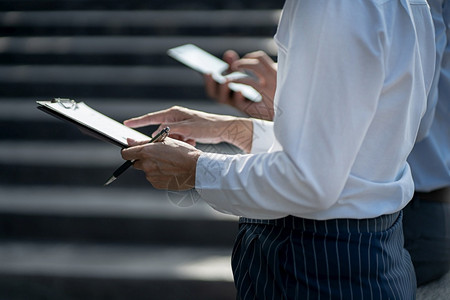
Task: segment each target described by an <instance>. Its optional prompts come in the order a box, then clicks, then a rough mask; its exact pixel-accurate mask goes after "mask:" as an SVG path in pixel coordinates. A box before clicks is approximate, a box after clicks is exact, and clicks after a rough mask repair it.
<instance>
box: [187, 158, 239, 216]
mask: <svg viewBox="0 0 450 300" xmlns="http://www.w3.org/2000/svg"><path fill="white" fill-rule="evenodd" d="M228 159H229V155H225V154H217V153H207V152H204V153H203V154H202V155H200V157H199V158H198V160H197V169H196V174H195V189H196V191H197V192H198V193H199V195H200V196H201V197H202V199H203V200H204V201H205V202H207V203H208V204H209V205H210V206H211V207H212V208H214V209H215V210H217V211H220V212H222V213H226V214H233V212H232V205H231V201H230V199H227V197H226V196H225V195H224V194H225V193H224V192H218V191H219V190H221V188H222V182H221V178H222V172H223V170H224V168H226V165H227V164H228Z"/></svg>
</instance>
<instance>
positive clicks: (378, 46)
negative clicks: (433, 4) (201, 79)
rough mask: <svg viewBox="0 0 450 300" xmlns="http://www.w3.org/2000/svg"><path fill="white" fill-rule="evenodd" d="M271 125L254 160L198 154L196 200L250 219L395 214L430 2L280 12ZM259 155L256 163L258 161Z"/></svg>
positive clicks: (265, 126)
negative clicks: (428, 3)
mask: <svg viewBox="0 0 450 300" xmlns="http://www.w3.org/2000/svg"><path fill="white" fill-rule="evenodd" d="M275 40H276V42H277V44H278V47H279V52H278V78H277V91H276V94H275V102H274V105H275V110H276V111H275V118H274V122H273V123H271V122H262V121H254V132H253V146H252V154H247V155H220V154H211V153H204V154H202V155H201V156H200V158H199V160H198V162H197V172H196V189H197V191H198V192H199V194H200V195H201V196H202V198H203V199H204V200H205V201H206V202H207V203H209V204H210V205H211V206H212V207H213V208H215V209H216V210H219V211H221V212H224V213H228V214H234V215H238V216H245V217H249V218H262V219H273V218H281V217H284V216H286V215H294V216H299V217H304V218H309V219H319V220H323V219H333V218H370V217H376V216H379V215H381V214H386V213H392V212H395V211H398V210H400V209H401V208H402V207H404V206H405V205H406V204H407V202H408V201H409V200H410V199H411V197H412V194H413V189H414V188H413V182H412V178H411V172H410V169H409V166H408V164H407V163H406V158H407V156H408V154H409V152H410V151H411V149H412V146H413V145H414V141H415V139H416V135H417V133H418V130H419V124H420V120H421V117H422V116H423V115H424V113H425V111H426V105H427V103H426V99H427V93H428V90H429V87H430V84H431V79H432V75H433V71H434V58H435V47H434V30H433V25H432V20H431V16H430V14H429V8H428V5H427V3H426V1H425V0H409V1H407V0H333V1H325V0H305V1H296V0H287V1H286V3H285V7H284V8H283V13H282V17H281V19H280V23H279V26H278V31H277V33H276V35H275ZM256 152H258V153H256Z"/></svg>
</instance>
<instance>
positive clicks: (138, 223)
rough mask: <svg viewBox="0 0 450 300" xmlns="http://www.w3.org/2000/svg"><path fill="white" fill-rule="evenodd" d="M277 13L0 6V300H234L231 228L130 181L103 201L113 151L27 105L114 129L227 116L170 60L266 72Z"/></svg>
mask: <svg viewBox="0 0 450 300" xmlns="http://www.w3.org/2000/svg"><path fill="white" fill-rule="evenodd" d="M283 2H284V1H282V0H257V1H256V0H240V1H237V0H226V1H225V0H203V1H202V0H164V1H162V0H128V1H115V0H0V299H123V298H127V297H129V298H131V299H234V298H235V289H234V285H233V280H232V274H231V268H230V255H231V250H232V245H233V240H234V236H235V234H236V232H237V219H236V218H234V217H230V216H226V215H223V214H220V213H217V212H215V211H213V210H212V209H210V208H209V207H208V206H207V205H206V204H205V203H203V202H202V201H201V199H199V198H198V196H197V195H196V194H194V193H192V194H188V193H186V194H181V193H168V192H162V191H157V190H154V189H153V188H152V187H151V186H150V184H148V183H147V181H146V180H145V178H144V176H143V174H141V173H140V172H139V171H135V170H132V169H130V170H128V171H127V172H126V173H125V174H123V176H121V177H120V179H118V180H117V181H115V182H114V183H113V184H112V185H111V186H109V187H103V183H104V182H105V181H106V179H108V178H109V176H110V175H111V174H112V172H113V171H114V170H115V168H116V167H118V166H119V165H120V164H121V163H122V162H123V161H122V159H121V157H120V151H119V148H117V147H116V146H114V145H112V144H108V143H105V142H102V141H98V140H96V139H93V138H91V137H88V136H85V135H83V134H82V133H81V132H79V131H78V130H77V129H76V128H75V127H74V126H72V125H70V124H68V123H64V122H61V121H59V120H57V119H55V118H53V117H51V116H49V115H47V114H45V113H43V112H41V111H39V110H37V109H36V106H37V105H36V103H35V101H37V100H51V99H52V98H56V97H61V98H71V99H74V100H76V101H84V102H85V103H87V104H88V105H89V106H91V107H93V108H95V109H97V110H98V111H100V112H102V113H104V114H106V115H109V116H111V117H113V118H114V119H116V120H118V121H119V122H122V121H123V120H125V119H128V118H130V117H134V116H138V115H141V114H144V113H147V112H151V111H155V110H159V109H163V108H168V107H170V106H172V105H182V106H186V107H190V108H195V109H201V110H206V111H210V112H216V113H226V114H235V115H237V114H238V112H237V111H235V110H233V109H231V108H229V107H226V106H220V105H218V104H216V103H214V102H213V101H212V100H210V99H208V98H207V97H206V95H205V92H204V88H203V79H202V76H201V75H199V74H197V73H196V72H194V71H192V70H190V69H189V68H187V67H185V66H183V65H181V64H180V63H178V62H176V61H175V60H173V59H172V58H170V57H168V56H167V54H166V51H167V49H169V48H171V47H175V46H179V45H182V44H185V43H193V44H196V45H198V46H199V47H201V48H203V49H205V50H207V51H209V52H211V53H212V54H214V55H216V56H218V57H221V56H222V54H223V52H224V51H225V50H227V49H235V50H237V52H238V53H239V54H241V55H243V54H245V53H247V52H251V51H255V50H264V51H266V52H267V53H269V54H270V55H271V56H272V57H273V58H275V56H276V47H275V44H274V42H273V41H272V36H273V35H274V33H275V30H276V25H277V22H278V18H279V14H280V9H281V7H282V5H283ZM153 129H154V128H143V129H142V130H141V131H142V132H143V133H145V134H150V133H151V132H152V131H153ZM201 147H203V149H205V150H207V151H221V152H227V153H234V152H235V151H236V149H233V148H232V147H230V146H229V145H215V146H212V145H201Z"/></svg>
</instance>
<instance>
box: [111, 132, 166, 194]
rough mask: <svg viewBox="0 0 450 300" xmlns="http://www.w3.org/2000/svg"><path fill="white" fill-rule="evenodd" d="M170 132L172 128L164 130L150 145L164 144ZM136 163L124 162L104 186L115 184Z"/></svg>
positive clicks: (131, 161) (132, 161)
mask: <svg viewBox="0 0 450 300" xmlns="http://www.w3.org/2000/svg"><path fill="white" fill-rule="evenodd" d="M169 131H170V128H169V127H166V128H164V129H163V130H161V131H160V132H159V133H158V134H157V135H155V137H154V138H152V139H151V140H150V141H149V142H148V144H150V143H157V142H162V141H164V139H165V138H166V137H167V136H168V135H169ZM133 163H134V160H127V161H126V162H124V163H123V164H122V165H121V166H120V167H118V168H117V170H115V171H114V173H113V175H112V176H111V177H110V178H109V179H108V181H107V182H106V183H105V184H104V185H105V186H106V185H109V184H110V183H111V182H113V181H114V180H116V179H117V178H118V177H119V176H120V174H122V173H123V172H125V171H126V170H127V169H128V168H129V167H131V166H132V165H133Z"/></svg>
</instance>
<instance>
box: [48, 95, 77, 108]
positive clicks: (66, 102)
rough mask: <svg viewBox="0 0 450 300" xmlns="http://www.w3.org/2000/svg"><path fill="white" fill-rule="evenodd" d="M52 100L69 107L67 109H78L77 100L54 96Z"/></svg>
mask: <svg viewBox="0 0 450 300" xmlns="http://www.w3.org/2000/svg"><path fill="white" fill-rule="evenodd" d="M51 102H52V103H59V104H61V105H62V106H63V107H64V108H67V109H77V108H78V104H77V102H76V101H75V100H72V99H66V98H54V99H53V100H52V101H51Z"/></svg>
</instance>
